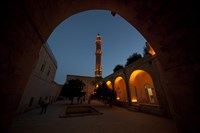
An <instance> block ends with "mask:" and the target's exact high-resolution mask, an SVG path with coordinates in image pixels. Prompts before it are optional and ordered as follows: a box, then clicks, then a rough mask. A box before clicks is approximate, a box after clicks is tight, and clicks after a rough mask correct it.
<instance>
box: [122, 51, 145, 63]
mask: <svg viewBox="0 0 200 133" xmlns="http://www.w3.org/2000/svg"><path fill="white" fill-rule="evenodd" d="M140 58H142V56H141V54H138V53H133V54H132V55H131V56H129V57H128V59H127V62H126V64H125V66H128V65H129V64H131V63H133V62H135V61H136V60H138V59H140Z"/></svg>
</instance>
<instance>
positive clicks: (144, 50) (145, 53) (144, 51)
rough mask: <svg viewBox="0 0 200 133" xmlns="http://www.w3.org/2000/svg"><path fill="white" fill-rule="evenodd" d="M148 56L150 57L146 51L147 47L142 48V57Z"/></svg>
mask: <svg viewBox="0 0 200 133" xmlns="http://www.w3.org/2000/svg"><path fill="white" fill-rule="evenodd" d="M148 55H150V54H149V50H148V48H147V46H144V48H143V56H148Z"/></svg>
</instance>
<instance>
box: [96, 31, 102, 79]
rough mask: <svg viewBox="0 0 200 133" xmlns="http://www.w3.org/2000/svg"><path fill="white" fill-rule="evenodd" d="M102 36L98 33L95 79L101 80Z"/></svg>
mask: <svg viewBox="0 0 200 133" xmlns="http://www.w3.org/2000/svg"><path fill="white" fill-rule="evenodd" d="M101 45H102V41H101V36H100V34H99V33H98V34H97V36H96V53H95V54H96V67H95V79H96V81H99V80H100V79H101V78H102V67H101V55H102V52H101Z"/></svg>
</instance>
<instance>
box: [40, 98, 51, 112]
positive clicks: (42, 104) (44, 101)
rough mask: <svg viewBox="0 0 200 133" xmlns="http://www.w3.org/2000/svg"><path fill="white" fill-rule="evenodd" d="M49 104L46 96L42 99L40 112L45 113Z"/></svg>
mask: <svg viewBox="0 0 200 133" xmlns="http://www.w3.org/2000/svg"><path fill="white" fill-rule="evenodd" d="M48 105H49V99H48V98H47V97H46V98H45V99H44V100H42V102H41V107H42V109H41V112H40V114H43V113H46V112H47V107H48Z"/></svg>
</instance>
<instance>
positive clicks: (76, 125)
mask: <svg viewBox="0 0 200 133" xmlns="http://www.w3.org/2000/svg"><path fill="white" fill-rule="evenodd" d="M66 103H67V102H66V101H59V102H56V103H54V104H52V105H49V107H48V109H47V113H46V114H43V115H40V114H39V112H40V108H38V109H34V110H32V111H29V112H27V113H25V114H21V115H18V116H16V118H15V119H14V122H13V124H12V127H11V129H10V130H11V131H10V132H12V133H44V132H48V133H177V131H176V127H175V124H174V122H173V121H172V120H168V119H165V118H162V117H158V116H154V115H149V114H145V113H140V112H130V111H128V110H127V109H124V108H120V107H116V106H113V107H112V108H110V107H109V106H105V105H104V104H102V103H100V102H98V101H91V105H92V106H93V107H94V108H95V109H96V110H98V111H99V112H101V113H103V114H102V115H89V116H86V115H83V116H78V117H64V118H60V117H59V116H60V114H61V113H62V112H63V110H64V109H65V108H66Z"/></svg>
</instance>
